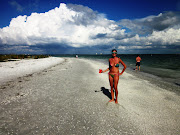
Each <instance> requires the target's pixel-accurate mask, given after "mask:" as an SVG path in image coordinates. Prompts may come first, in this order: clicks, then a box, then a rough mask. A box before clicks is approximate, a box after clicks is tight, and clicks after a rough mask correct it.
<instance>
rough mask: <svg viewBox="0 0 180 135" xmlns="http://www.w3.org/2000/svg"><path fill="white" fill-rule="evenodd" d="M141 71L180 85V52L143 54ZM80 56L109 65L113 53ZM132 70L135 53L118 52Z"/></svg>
mask: <svg viewBox="0 0 180 135" xmlns="http://www.w3.org/2000/svg"><path fill="white" fill-rule="evenodd" d="M56 56H57V57H75V56H76V55H56ZM139 56H140V57H141V59H142V61H141V72H142V73H145V74H144V75H149V76H151V75H153V77H159V78H161V79H163V80H165V81H168V82H171V83H174V84H175V85H178V86H180V54H141V55H139ZM78 57H79V58H86V59H92V60H96V61H99V62H103V63H105V64H107V67H108V65H109V63H108V59H109V58H111V55H81V54H79V55H78ZM117 57H120V58H121V59H122V61H123V62H124V63H125V64H126V65H127V68H128V69H129V70H131V71H133V70H135V68H136V66H135V64H136V57H137V55H135V54H118V55H117Z"/></svg>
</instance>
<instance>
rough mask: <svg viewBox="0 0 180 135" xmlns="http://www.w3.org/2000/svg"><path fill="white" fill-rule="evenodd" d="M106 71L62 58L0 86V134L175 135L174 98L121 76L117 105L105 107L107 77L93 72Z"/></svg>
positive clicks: (179, 121) (178, 110)
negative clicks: (53, 63) (49, 66)
mask: <svg viewBox="0 0 180 135" xmlns="http://www.w3.org/2000/svg"><path fill="white" fill-rule="evenodd" d="M107 66H108V65H104V64H102V63H98V62H95V61H91V60H85V59H79V58H78V59H76V58H65V60H64V61H63V62H62V63H59V64H57V65H56V66H53V67H51V68H47V69H45V70H43V71H41V72H35V73H32V74H29V75H27V76H24V77H19V78H18V79H15V80H11V82H6V83H5V84H3V85H1V89H0V92H1V95H0V134H8V133H9V134H18V135H24V134H29V135H32V134H77V135H79V134H82V135H84V134H94V135H97V134H98V135H102V134H113V135H114V134H118V135H125V134H127V135H131V134H132V135H169V134H174V135H175V134H179V132H180V126H179V125H180V117H179V114H180V98H179V95H178V94H177V93H175V92H174V91H169V90H168V89H166V88H161V87H159V86H158V85H156V84H154V83H152V82H151V81H149V80H146V79H143V78H140V77H138V76H136V74H135V73H132V74H130V72H125V73H124V74H123V75H122V76H120V80H119V85H118V90H119V99H118V101H119V104H115V103H114V102H111V103H109V102H108V101H109V100H110V87H109V81H108V75H107V73H103V74H99V73H98V71H99V69H100V68H101V69H106V68H107Z"/></svg>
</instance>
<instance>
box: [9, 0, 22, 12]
mask: <svg viewBox="0 0 180 135" xmlns="http://www.w3.org/2000/svg"><path fill="white" fill-rule="evenodd" d="M9 4H10V5H11V6H12V7H15V8H16V10H17V11H19V12H22V11H23V9H24V8H23V7H22V6H21V5H20V4H19V3H18V2H17V1H15V0H12V1H10V2H9Z"/></svg>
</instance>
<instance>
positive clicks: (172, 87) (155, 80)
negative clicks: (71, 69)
mask: <svg viewBox="0 0 180 135" xmlns="http://www.w3.org/2000/svg"><path fill="white" fill-rule="evenodd" d="M46 59H57V60H59V61H58V62H54V61H53V60H50V61H51V62H50V61H49V62H48V63H46V65H45V66H44V67H43V68H42V67H41V64H42V63H43V62H41V64H40V63H39V64H38V61H39V60H40V61H41V60H42V61H43V60H46ZM66 59H68V57H48V58H42V59H21V60H18V61H8V62H3V63H14V62H18V63H16V64H17V65H18V64H19V65H20V64H21V63H23V61H28V63H29V65H30V66H31V65H34V63H37V65H34V66H36V67H35V68H34V69H32V71H31V72H29V71H25V72H24V71H18V72H21V73H16V74H18V75H15V76H14V75H11V76H12V77H8V76H6V78H3V77H5V75H4V74H2V73H1V77H0V85H2V86H3V85H5V84H6V83H8V82H12V81H14V80H16V79H18V78H23V77H27V76H31V75H32V74H34V73H38V72H42V71H43V70H46V69H48V68H51V67H53V66H56V65H58V64H61V63H63V62H64V61H65V60H66ZM70 59H74V58H72V57H70ZM78 59H82V60H89V61H94V62H100V63H102V64H105V63H103V62H102V61H99V60H95V59H87V58H78ZM3 63H0V68H2V67H3V65H2V64H3ZM48 64H49V65H48ZM8 66H9V67H7V65H6V68H9V69H10V70H11V69H13V68H15V65H13V66H11V65H8ZM23 66H25V65H23ZM37 66H38V67H37ZM107 66H108V65H107ZM25 68H29V67H27V65H26V67H24V69H25ZM7 70H8V69H7ZM120 70H121V69H120ZM1 72H2V70H1ZM12 72H13V71H11V73H10V74H12ZM125 72H127V73H129V74H131V75H133V76H135V77H137V78H139V79H143V80H147V81H149V82H151V83H152V84H154V85H156V86H158V87H160V88H162V89H166V90H169V91H173V92H175V93H176V94H178V95H180V86H179V85H177V84H174V82H170V81H168V80H165V79H164V78H161V77H158V76H156V75H153V74H149V73H146V72H143V71H140V72H139V71H137V72H136V71H135V70H134V69H132V68H131V67H128V68H126V70H125ZM4 80H5V81H4Z"/></svg>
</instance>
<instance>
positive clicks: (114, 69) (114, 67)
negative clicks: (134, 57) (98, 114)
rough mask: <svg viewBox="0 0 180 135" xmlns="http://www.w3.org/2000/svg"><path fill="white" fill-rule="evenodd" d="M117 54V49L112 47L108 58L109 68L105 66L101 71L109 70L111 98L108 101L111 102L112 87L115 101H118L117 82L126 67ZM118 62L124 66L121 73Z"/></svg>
mask: <svg viewBox="0 0 180 135" xmlns="http://www.w3.org/2000/svg"><path fill="white" fill-rule="evenodd" d="M116 55H117V50H116V49H113V50H112V58H110V59H109V68H107V69H106V70H104V71H102V73H104V72H106V71H109V73H108V74H109V83H110V86H111V97H112V99H111V100H110V101H109V102H113V101H114V91H113V89H115V95H116V99H115V103H116V104H117V103H118V89H117V86H118V82H119V76H120V75H122V74H123V72H124V71H125V69H126V65H125V63H124V62H123V61H122V60H121V59H120V58H118V57H116ZM119 64H122V65H123V66H124V68H123V70H122V72H121V73H119Z"/></svg>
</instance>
